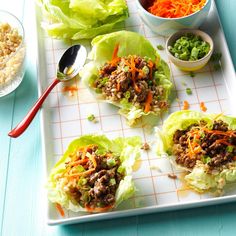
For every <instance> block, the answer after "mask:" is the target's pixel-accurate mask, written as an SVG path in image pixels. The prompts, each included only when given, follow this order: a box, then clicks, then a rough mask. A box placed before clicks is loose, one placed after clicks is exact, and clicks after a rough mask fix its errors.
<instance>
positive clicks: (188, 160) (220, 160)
mask: <svg viewBox="0 0 236 236" xmlns="http://www.w3.org/2000/svg"><path fill="white" fill-rule="evenodd" d="M158 139H159V140H158V141H159V142H158V146H157V147H158V148H157V152H158V155H163V154H168V155H169V157H170V158H171V161H172V163H173V164H174V165H176V166H177V167H178V168H180V169H182V170H185V171H187V172H188V174H186V176H185V181H186V183H187V184H188V185H189V187H191V188H192V189H194V190H196V191H197V192H200V193H202V192H205V191H212V192H215V191H216V192H218V193H219V192H220V193H222V192H223V188H224V186H225V184H226V183H227V182H235V181H236V162H235V160H236V118H234V117H229V116H224V115H222V114H220V115H216V114H203V113H200V112H197V111H177V112H174V113H173V114H171V115H170V116H169V118H168V119H167V120H166V121H165V122H164V124H163V127H162V130H161V131H160V130H159V131H158Z"/></svg>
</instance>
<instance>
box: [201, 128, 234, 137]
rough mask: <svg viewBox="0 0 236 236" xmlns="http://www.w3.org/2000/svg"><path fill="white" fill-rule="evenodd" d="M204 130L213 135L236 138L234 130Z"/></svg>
mask: <svg viewBox="0 0 236 236" xmlns="http://www.w3.org/2000/svg"><path fill="white" fill-rule="evenodd" d="M202 130H204V131H206V132H208V133H212V134H219V135H224V136H229V137H230V136H234V137H236V134H235V131H234V130H228V131H221V130H209V129H207V128H202Z"/></svg>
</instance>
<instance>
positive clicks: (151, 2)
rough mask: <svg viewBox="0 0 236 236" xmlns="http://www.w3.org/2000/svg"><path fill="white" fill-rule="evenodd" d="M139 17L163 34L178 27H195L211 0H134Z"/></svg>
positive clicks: (202, 20)
mask: <svg viewBox="0 0 236 236" xmlns="http://www.w3.org/2000/svg"><path fill="white" fill-rule="evenodd" d="M136 4H137V8H138V12H139V15H140V17H141V18H142V20H143V21H144V23H145V24H146V25H147V26H148V27H149V28H150V29H151V30H152V31H153V32H155V33H157V34H159V35H163V36H169V35H170V34H172V33H174V32H176V31H178V30H180V29H197V28H198V27H199V26H200V25H201V24H202V23H203V22H204V20H205V19H206V17H207V15H208V13H209V10H210V6H211V0H178V1H176V0H136Z"/></svg>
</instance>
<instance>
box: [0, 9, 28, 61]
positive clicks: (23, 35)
mask: <svg viewBox="0 0 236 236" xmlns="http://www.w3.org/2000/svg"><path fill="white" fill-rule="evenodd" d="M1 13H3V14H6V15H7V16H10V17H12V18H14V19H15V20H16V22H17V24H19V27H17V30H18V29H19V28H21V31H22V34H20V36H21V37H22V40H21V43H20V45H19V46H18V48H17V50H16V51H15V52H14V53H12V54H11V55H10V56H9V57H8V58H6V60H5V61H4V63H7V62H8V61H9V60H10V59H11V58H13V57H14V56H15V55H16V54H17V53H18V52H19V50H20V49H21V48H22V47H23V46H24V44H25V29H24V26H23V23H22V22H21V21H20V20H19V18H18V17H16V16H15V15H13V14H12V13H10V12H8V11H5V10H2V9H0V14H1ZM0 23H8V22H7V19H6V20H5V21H0ZM10 26H11V25H10ZM11 27H12V26H11ZM13 28H14V27H13ZM15 28H16V27H15Z"/></svg>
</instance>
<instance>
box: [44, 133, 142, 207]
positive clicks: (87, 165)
mask: <svg viewBox="0 0 236 236" xmlns="http://www.w3.org/2000/svg"><path fill="white" fill-rule="evenodd" d="M140 146H141V140H140V138H139V137H130V138H116V139H114V140H109V139H108V138H107V137H106V136H104V135H85V136H81V137H80V138H78V139H75V140H74V141H72V142H71V143H70V145H69V147H68V149H67V150H66V152H65V154H64V155H63V156H62V157H61V159H60V160H59V161H58V162H57V163H56V165H55V166H54V167H53V169H52V170H51V173H50V175H49V178H48V183H47V189H48V199H49V200H50V201H51V202H53V203H56V204H59V205H60V206H62V207H64V208H65V209H68V210H71V211H74V212H78V211H88V212H103V211H108V210H111V209H113V208H115V207H117V206H118V205H119V204H120V203H121V202H122V201H124V200H126V199H128V198H130V197H131V196H132V195H133V194H134V192H135V186H134V184H133V181H132V176H131V173H132V167H133V165H134V163H135V161H136V160H137V159H138V158H139V157H140Z"/></svg>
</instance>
